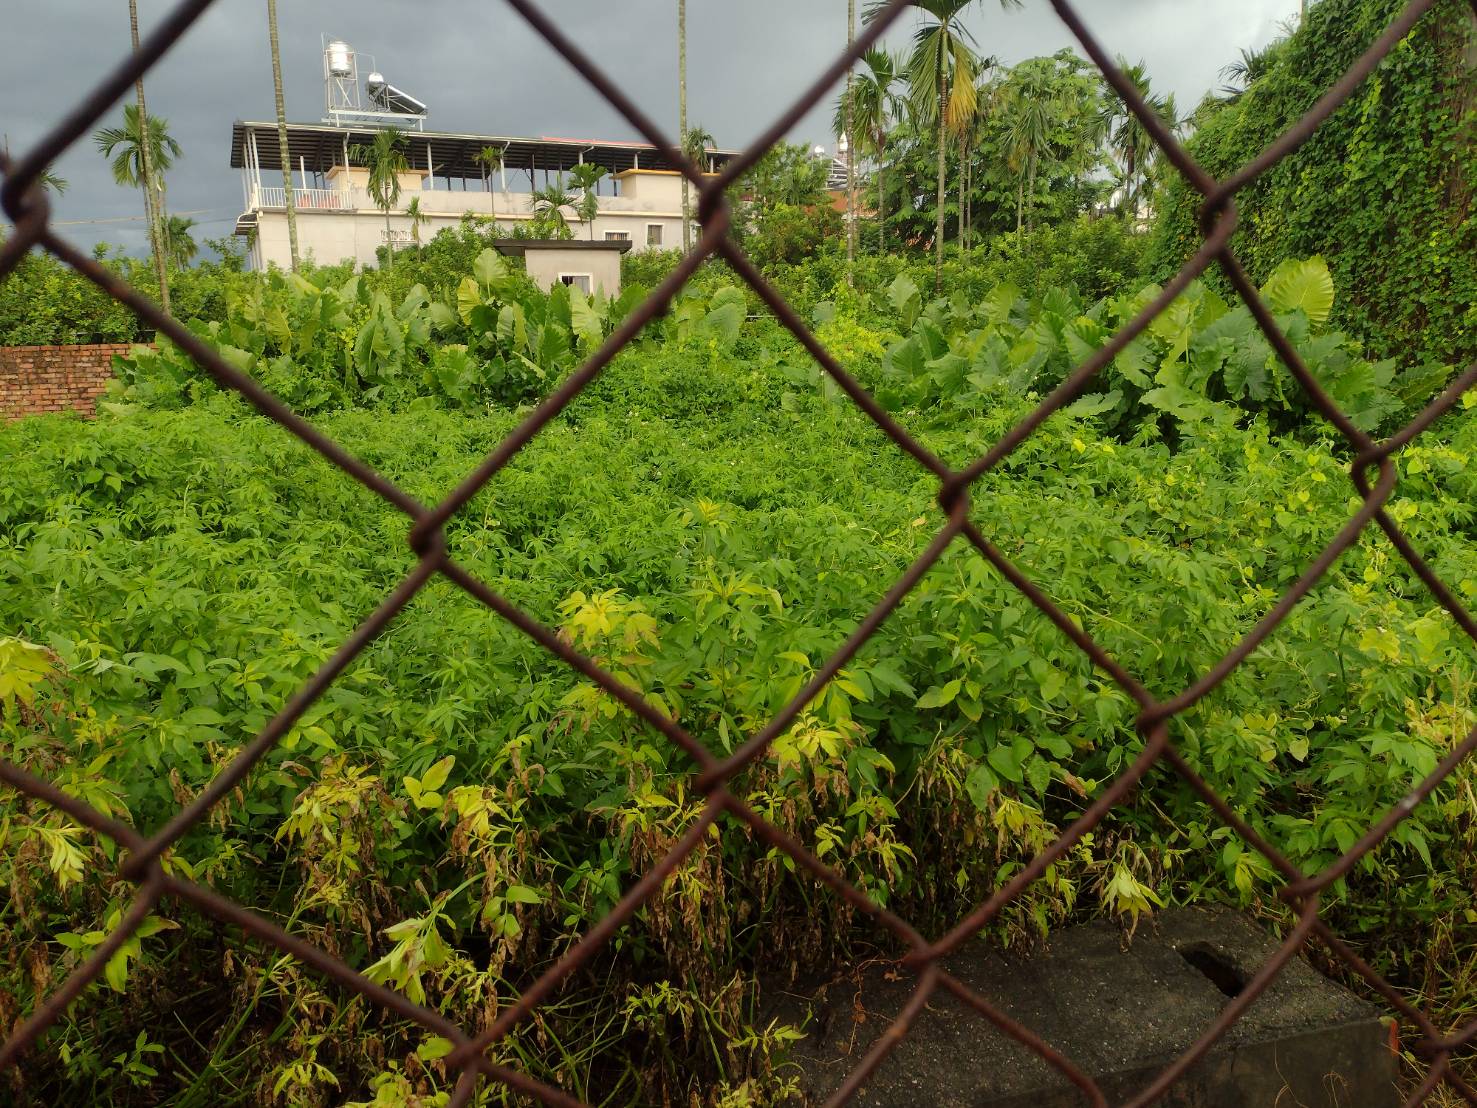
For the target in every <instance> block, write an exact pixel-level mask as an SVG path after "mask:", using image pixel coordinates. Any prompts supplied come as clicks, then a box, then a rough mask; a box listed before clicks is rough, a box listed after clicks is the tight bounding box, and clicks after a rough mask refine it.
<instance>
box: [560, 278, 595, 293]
mask: <svg viewBox="0 0 1477 1108" xmlns="http://www.w3.org/2000/svg"><path fill="white" fill-rule="evenodd" d="M559 280H560V282H561V283H563V284H566V285H568V286H569V287H570V288H572V289H579V290H580V292H583V293H585V294H586V295H588V294H589V291H590V275H589V274H588V273H561V274H559Z"/></svg>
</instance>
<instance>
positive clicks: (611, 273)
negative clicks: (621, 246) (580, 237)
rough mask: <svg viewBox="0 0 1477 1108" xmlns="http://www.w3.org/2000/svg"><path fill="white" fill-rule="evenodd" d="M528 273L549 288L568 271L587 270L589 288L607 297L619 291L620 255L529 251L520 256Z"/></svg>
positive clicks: (578, 271) (542, 285)
mask: <svg viewBox="0 0 1477 1108" xmlns="http://www.w3.org/2000/svg"><path fill="white" fill-rule="evenodd" d="M523 260H524V262H525V263H527V266H528V276H529V277H530V278H532V280H533V281H534V283H535V284H537V285H538V286H539V288H542V289H549V288H552V287H553V286H554V283H555V282H556V281H558V280H560V278H561V277H563V276H564V275H565V274H567V273H586V274H589V276H590V288H591V289H593V290H595V291H597V292H603V293H604V294H605V295H606V296H618V295H620V291H621V255H620V252H619V251H616V250H529V251H527V252H526V253H525V254H524V255H523Z"/></svg>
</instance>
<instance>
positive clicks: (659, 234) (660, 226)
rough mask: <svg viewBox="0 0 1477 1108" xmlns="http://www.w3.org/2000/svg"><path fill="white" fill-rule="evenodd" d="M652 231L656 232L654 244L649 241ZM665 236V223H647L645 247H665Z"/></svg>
mask: <svg viewBox="0 0 1477 1108" xmlns="http://www.w3.org/2000/svg"><path fill="white" fill-rule="evenodd" d="M652 231H655V232H656V241H655V242H652V241H651V232H652ZM666 235H667V225H666V224H665V223H648V224H647V225H646V245H647V246H665V245H667V244H666V242H665V239H666Z"/></svg>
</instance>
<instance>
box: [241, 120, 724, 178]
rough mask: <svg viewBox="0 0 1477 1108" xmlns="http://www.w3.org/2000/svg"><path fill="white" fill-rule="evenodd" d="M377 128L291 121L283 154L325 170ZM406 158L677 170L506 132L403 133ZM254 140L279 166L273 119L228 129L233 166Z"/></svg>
mask: <svg viewBox="0 0 1477 1108" xmlns="http://www.w3.org/2000/svg"><path fill="white" fill-rule="evenodd" d="M377 130H378V128H374V127H332V126H329V125H328V124H326V123H289V124H288V125H287V152H288V156H289V159H290V164H291V168H293V169H297V168H298V167H299V165H303V164H305V165H306V167H307V169H308V170H309V172H313V173H326V172H328V170H330V169H332V168H333V167H334V166H335V165H342V164H343V161H344V147H345V146H346V145H348V146H354V145H356V144H365V145H368V144H369V143H371V142H373V141H374V136H375V134H376V132H377ZM403 134H404V135H405V159H406V161H408V162H409V163H410V165H411V168H412V169H413V170H414V169H419V168H422V167H424V166H425V164H426V153H427V150H428V149H429V151H430V161H431V164H432V165H433V166H434V171H435V174H436V176H438V177H465V178H475V179H480V178H481V177H482V176H483V175H484V173H485V172H486V171H485V170H484V169H483V167H482V165H481V164H480V163H479V162H478V161H477V160H476V157H477V154H478V153H480V152H481V151H482V149H483V148H484V147H488V146H491V147H494V148H495V149H498V150H501V151H503V152H504V153H503V157H504V165H505V166H506V168H507V169H509V170H555V171H559V170H569V169H573V168H574V167H575V166H576V165H578V164H579V163H580V162H581V161H584V162H593V163H594V164H596V165H600V166H604V167H605V168H606V169H607V170H609V171H610V172H611V173H620V172H622V171H624V170H627V169H675V168H676V167H675V166H674V165H672V163H671V162H669V161H668V160H667V158H666V157H664V156H663V154H662V153H661V151H660V150H658V149H657V148H656V147H655V146H652V145H650V144H649V143H644V142H625V141H620V140H610V139H576V138H513V137H509V136H506V135H464V134H452V133H448V132H438V131H405V132H403ZM248 135H252V136H254V138H255V142H256V153H257V160H258V161H259V162H260V168H261V169H263V170H274V169H275V170H280V169H281V168H282V154H281V150H280V146H279V143H278V140H277V124H276V123H253V122H243V121H241V120H237V121H236V122H235V123H234V124H233V125H232V127H231V168H232V169H240V168H241V167H242V166H243V165H244V164H245V161H246V154H245V148H246V144H247V136H248ZM737 156H738V151H735V150H710V151H709V152H708V157H709V158H710V159H711V160H712V163H713V165H714V167H715V168H720V169H721V168H722V167H723V166H724V165H725V164H726V163H727V162H729V161H730V160H731V159H733V158H735V157H737Z"/></svg>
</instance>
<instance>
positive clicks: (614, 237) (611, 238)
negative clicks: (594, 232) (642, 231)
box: [605, 231, 631, 242]
mask: <svg viewBox="0 0 1477 1108" xmlns="http://www.w3.org/2000/svg"><path fill="white" fill-rule="evenodd" d="M605 241H606V242H630V241H631V232H630V231H606V232H605Z"/></svg>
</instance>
